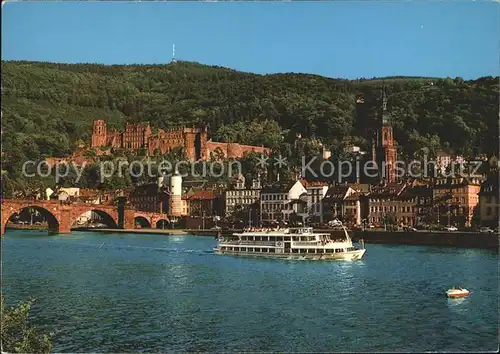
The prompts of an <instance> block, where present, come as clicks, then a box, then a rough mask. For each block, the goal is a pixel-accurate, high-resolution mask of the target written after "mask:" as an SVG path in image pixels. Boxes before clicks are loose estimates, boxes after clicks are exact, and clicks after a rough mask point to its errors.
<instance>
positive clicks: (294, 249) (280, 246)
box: [214, 227, 366, 260]
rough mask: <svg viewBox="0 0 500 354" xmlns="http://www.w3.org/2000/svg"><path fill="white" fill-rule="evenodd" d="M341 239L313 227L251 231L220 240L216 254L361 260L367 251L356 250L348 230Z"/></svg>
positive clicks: (344, 229) (342, 234)
mask: <svg viewBox="0 0 500 354" xmlns="http://www.w3.org/2000/svg"><path fill="white" fill-rule="evenodd" d="M342 230H343V233H341V235H340V236H339V237H337V236H332V235H331V234H329V233H314V232H313V229H312V227H297V228H285V229H248V230H245V231H244V232H242V233H234V234H233V235H232V236H229V237H228V236H226V237H219V239H218V245H217V247H216V248H214V252H215V253H217V254H229V255H237V256H258V257H273V258H286V259H311V260H358V259H361V258H362V257H363V255H364V254H365V252H366V250H365V248H364V245H363V248H361V249H360V248H357V247H354V246H353V244H352V240H351V237H350V236H349V233H348V232H347V229H346V228H345V227H343V228H342Z"/></svg>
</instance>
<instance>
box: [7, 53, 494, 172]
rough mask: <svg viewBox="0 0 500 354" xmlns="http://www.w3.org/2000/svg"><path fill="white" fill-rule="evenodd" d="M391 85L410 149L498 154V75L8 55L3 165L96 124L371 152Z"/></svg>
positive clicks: (82, 135) (60, 148)
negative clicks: (275, 69)
mask: <svg viewBox="0 0 500 354" xmlns="http://www.w3.org/2000/svg"><path fill="white" fill-rule="evenodd" d="M382 85H384V86H385V87H386V94H387V95H388V109H389V111H390V112H391V115H392V118H393V124H394V129H395V138H396V140H397V141H398V143H399V145H400V147H399V149H400V152H401V153H405V154H409V155H410V154H412V153H413V152H415V151H416V150H418V149H420V148H422V147H427V148H429V149H430V150H431V151H432V150H435V149H437V148H439V147H450V148H452V149H454V150H455V151H457V152H461V153H464V154H466V155H468V154H470V153H472V152H473V151H477V152H480V153H487V154H493V153H496V152H498V101H499V98H498V90H499V85H498V78H492V77H487V78H480V79H477V80H474V81H464V80H462V79H460V78H456V79H450V78H446V79H436V78H416V77H412V78H405V77H391V78H385V79H374V80H354V81H350V80H342V79H331V78H325V77H321V76H318V75H307V74H275V75H257V74H251V73H243V72H238V71H235V70H231V69H227V68H222V67H213V66H206V65H201V64H197V63H191V62H177V63H175V64H169V65H129V66H119V65H113V66H104V65H94V64H55V63H38V62H2V86H3V91H2V108H3V151H4V152H5V156H4V162H5V163H7V164H8V163H12V162H15V161H22V160H24V159H34V158H37V157H39V156H40V155H53V156H63V155H66V154H69V153H71V151H72V150H73V148H74V144H75V143H76V142H77V141H78V140H79V139H81V140H83V141H86V142H88V141H89V138H90V129H91V122H92V120H94V119H105V120H107V121H108V124H110V125H111V126H115V127H118V128H122V127H123V125H124V121H125V120H127V119H129V120H134V121H149V122H150V123H151V125H152V126H153V127H155V128H158V127H159V128H167V127H170V126H174V125H180V124H193V123H199V122H203V123H206V124H208V125H209V129H210V136H211V137H212V138H213V139H214V140H220V141H238V142H241V143H245V144H258V145H260V144H264V145H266V146H269V147H276V146H277V145H278V144H280V146H281V147H283V145H287V144H292V143H293V141H294V138H295V135H296V133H301V134H302V136H306V137H307V136H316V137H317V138H319V139H320V140H321V141H323V143H325V144H326V145H328V146H331V147H332V148H333V150H334V151H340V150H341V148H342V147H343V146H345V145H346V144H349V143H353V142H354V143H356V144H359V145H361V146H362V147H364V148H368V141H369V140H368V139H369V136H370V132H371V131H372V130H373V129H374V128H375V125H376V124H377V119H376V117H377V115H378V113H379V112H378V108H379V107H380V97H381V90H380V88H381V87H382ZM360 97H362V98H363V99H362V100H360V99H358V98H360ZM362 101H364V103H359V102H362ZM357 102H358V103H357ZM282 135H284V137H285V141H284V142H283V141H282V140H281V139H282V138H281V136H282Z"/></svg>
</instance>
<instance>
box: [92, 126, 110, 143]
mask: <svg viewBox="0 0 500 354" xmlns="http://www.w3.org/2000/svg"><path fill="white" fill-rule="evenodd" d="M106 138H107V127H106V122H105V121H104V120H102V119H99V120H94V122H93V123H92V147H93V148H95V147H101V146H104V145H106Z"/></svg>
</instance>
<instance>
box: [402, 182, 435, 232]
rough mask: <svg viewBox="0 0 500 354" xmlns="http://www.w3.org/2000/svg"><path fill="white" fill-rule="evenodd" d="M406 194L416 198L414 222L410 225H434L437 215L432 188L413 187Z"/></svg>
mask: <svg viewBox="0 0 500 354" xmlns="http://www.w3.org/2000/svg"><path fill="white" fill-rule="evenodd" d="M406 192H407V193H408V194H409V195H412V196H413V197H414V202H413V204H414V206H413V215H412V216H411V217H412V220H411V222H409V223H408V224H409V225H419V224H431V223H432V224H434V223H435V213H434V206H433V202H432V187H430V186H427V185H413V186H412V187H409V188H408V189H407V191H406Z"/></svg>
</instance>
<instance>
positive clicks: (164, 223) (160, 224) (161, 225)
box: [156, 219, 170, 229]
mask: <svg viewBox="0 0 500 354" xmlns="http://www.w3.org/2000/svg"><path fill="white" fill-rule="evenodd" d="M169 225H170V222H169V221H168V220H167V219H159V220H158V221H157V222H156V228H157V229H166V228H167V227H168V226H169Z"/></svg>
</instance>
